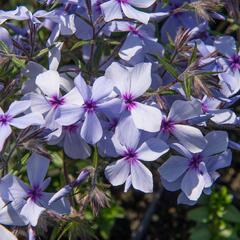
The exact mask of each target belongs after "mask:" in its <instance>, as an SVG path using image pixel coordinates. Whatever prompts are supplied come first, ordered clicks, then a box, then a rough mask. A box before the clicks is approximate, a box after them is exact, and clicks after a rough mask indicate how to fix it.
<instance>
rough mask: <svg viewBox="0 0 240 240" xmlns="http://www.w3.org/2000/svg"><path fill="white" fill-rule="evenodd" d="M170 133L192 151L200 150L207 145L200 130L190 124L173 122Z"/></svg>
mask: <svg viewBox="0 0 240 240" xmlns="http://www.w3.org/2000/svg"><path fill="white" fill-rule="evenodd" d="M172 134H173V135H174V136H175V137H176V138H177V139H178V140H179V142H180V143H181V144H182V145H183V146H184V147H186V148H187V149H188V150H189V151H190V152H192V153H198V152H201V151H202V150H203V149H204V148H205V147H206V145H207V141H206V139H205V138H204V136H203V135H202V133H201V131H200V130H199V129H197V128H195V127H192V126H187V125H180V124H175V125H174V129H173V131H172Z"/></svg>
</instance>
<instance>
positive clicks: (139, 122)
mask: <svg viewBox="0 0 240 240" xmlns="http://www.w3.org/2000/svg"><path fill="white" fill-rule="evenodd" d="M131 115H132V119H133V121H134V123H135V125H136V127H137V128H138V129H141V130H144V131H147V132H158V131H160V127H161V122H162V113H161V111H160V110H159V109H157V108H156V107H153V106H148V105H145V104H142V103H136V105H135V107H134V108H133V109H131Z"/></svg>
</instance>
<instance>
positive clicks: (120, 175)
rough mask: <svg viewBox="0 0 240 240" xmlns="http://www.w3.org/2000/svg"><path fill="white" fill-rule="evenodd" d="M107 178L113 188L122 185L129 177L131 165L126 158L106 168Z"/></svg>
mask: <svg viewBox="0 0 240 240" xmlns="http://www.w3.org/2000/svg"><path fill="white" fill-rule="evenodd" d="M104 173H105V177H106V178H107V179H108V181H109V182H110V183H111V184H112V185H113V186H118V185H122V184H123V183H124V182H125V181H126V180H127V177H128V176H129V173H130V165H129V163H128V161H127V160H126V159H125V158H122V159H120V160H118V161H116V162H113V163H111V164H110V165H108V166H107V167H106V168H105V172H104Z"/></svg>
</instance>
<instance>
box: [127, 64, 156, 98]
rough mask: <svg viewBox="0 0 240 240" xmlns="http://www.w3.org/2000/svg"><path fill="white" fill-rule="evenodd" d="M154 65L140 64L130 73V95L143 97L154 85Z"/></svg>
mask: <svg viewBox="0 0 240 240" xmlns="http://www.w3.org/2000/svg"><path fill="white" fill-rule="evenodd" d="M151 69H152V64H151V63H140V64H137V65H136V66H135V67H134V68H132V69H131V71H130V93H131V94H132V95H133V96H134V97H135V98H137V97H140V96H141V95H143V94H144V93H145V92H146V91H147V90H148V89H149V87H150V85H151V83H152V75H151Z"/></svg>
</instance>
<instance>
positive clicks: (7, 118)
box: [0, 114, 12, 125]
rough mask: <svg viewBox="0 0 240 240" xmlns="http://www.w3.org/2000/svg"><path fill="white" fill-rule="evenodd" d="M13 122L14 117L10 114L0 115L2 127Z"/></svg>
mask: <svg viewBox="0 0 240 240" xmlns="http://www.w3.org/2000/svg"><path fill="white" fill-rule="evenodd" d="M11 120H12V117H11V116H10V115H8V114H2V115H0V125H7V124H8V123H10V122H11Z"/></svg>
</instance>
